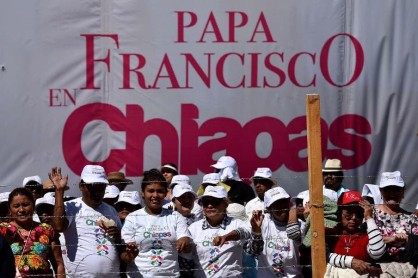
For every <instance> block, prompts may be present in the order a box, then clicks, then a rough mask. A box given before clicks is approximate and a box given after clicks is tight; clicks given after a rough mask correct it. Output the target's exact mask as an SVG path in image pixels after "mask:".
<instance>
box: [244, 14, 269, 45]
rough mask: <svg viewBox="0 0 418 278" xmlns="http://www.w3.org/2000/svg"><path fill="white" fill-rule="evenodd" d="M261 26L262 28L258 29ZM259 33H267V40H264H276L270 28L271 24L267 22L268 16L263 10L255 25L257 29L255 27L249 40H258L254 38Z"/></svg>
mask: <svg viewBox="0 0 418 278" xmlns="http://www.w3.org/2000/svg"><path fill="white" fill-rule="evenodd" d="M259 26H260V27H261V30H258V27H259ZM258 33H260V34H264V35H265V37H266V38H265V40H264V41H263V42H276V41H275V40H274V39H273V36H272V35H271V31H270V28H269V26H268V24H267V20H266V17H265V16H264V13H263V12H261V13H260V16H259V18H258V21H257V23H256V25H255V29H254V32H253V35H252V36H251V39H250V40H249V41H248V42H256V41H255V40H254V37H255V35H256V34H258Z"/></svg>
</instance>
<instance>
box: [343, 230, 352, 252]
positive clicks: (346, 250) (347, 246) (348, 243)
mask: <svg viewBox="0 0 418 278" xmlns="http://www.w3.org/2000/svg"><path fill="white" fill-rule="evenodd" d="M344 243H345V247H344V249H345V252H346V253H347V254H348V252H350V249H351V235H350V236H349V238H348V242H347V236H345V237H344Z"/></svg>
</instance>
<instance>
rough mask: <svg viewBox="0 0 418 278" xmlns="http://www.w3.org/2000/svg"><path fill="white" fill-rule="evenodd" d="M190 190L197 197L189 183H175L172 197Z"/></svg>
mask: <svg viewBox="0 0 418 278" xmlns="http://www.w3.org/2000/svg"><path fill="white" fill-rule="evenodd" d="M187 192H190V193H192V194H193V195H194V196H195V197H197V195H196V193H195V192H194V191H193V188H192V186H191V185H190V184H187V183H184V182H179V183H177V185H176V187H174V189H173V199H174V198H178V197H180V196H181V195H183V194H184V193H187Z"/></svg>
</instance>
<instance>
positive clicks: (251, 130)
mask: <svg viewBox="0 0 418 278" xmlns="http://www.w3.org/2000/svg"><path fill="white" fill-rule="evenodd" d="M92 121H102V122H104V123H105V124H107V126H108V127H109V128H110V129H111V130H112V131H117V132H125V133H126V144H125V146H126V147H125V149H111V150H108V151H107V150H103V151H104V152H106V153H109V155H108V157H106V158H105V159H103V160H102V161H89V160H88V159H87V158H86V157H85V155H84V154H83V150H82V141H84V140H89V138H90V136H91V133H92V132H96V131H97V130H98V129H97V128H91V129H88V130H85V129H86V126H87V125H88V124H89V123H91V122H92ZM198 122H199V109H198V108H197V106H195V105H194V104H183V105H182V107H181V121H180V123H181V129H180V135H178V133H177V130H176V129H175V127H174V126H173V125H172V124H170V123H169V122H168V121H166V120H163V119H158V118H156V119H149V120H147V121H145V119H144V111H143V109H142V108H141V107H140V106H139V105H127V106H126V116H125V115H124V114H123V113H122V112H121V111H120V110H119V109H118V108H116V107H114V106H112V105H109V104H100V103H94V104H88V105H84V106H81V107H79V108H78V109H76V110H75V111H74V112H73V113H72V114H71V115H70V116H69V118H68V119H67V122H66V124H65V126H64V130H63V140H62V144H63V154H64V158H65V161H66V162H67V164H68V165H69V167H70V169H71V170H72V171H73V172H74V173H77V174H80V172H81V170H82V167H83V166H84V165H86V164H92V163H95V164H96V163H98V164H101V165H103V166H104V167H105V168H106V169H107V170H108V171H118V170H120V169H121V168H122V167H124V166H125V167H126V174H127V175H128V176H140V175H142V172H143V170H144V169H143V168H144V163H143V161H144V156H145V150H144V149H145V141H146V140H147V139H149V140H151V139H152V140H154V137H157V138H158V140H159V141H157V143H160V144H161V162H162V161H173V162H178V161H180V165H181V172H182V173H183V174H186V175H192V174H197V173H198V171H201V172H203V173H208V172H211V171H212V169H211V168H210V165H211V164H213V163H215V157H214V156H215V155H216V156H217V157H218V156H219V154H220V153H221V154H226V155H231V156H233V157H235V158H236V160H237V162H238V165H239V167H240V168H239V172H240V175H241V176H242V177H249V176H251V175H252V173H253V171H254V169H256V168H257V167H260V165H263V166H266V167H270V168H271V169H272V170H273V171H276V170H278V169H279V168H280V167H281V166H282V165H284V166H286V167H287V168H288V169H289V170H291V171H294V172H304V171H307V166H308V164H307V152H306V147H307V142H306V118H305V116H300V117H296V118H294V119H293V120H291V121H290V122H289V124H288V125H287V126H286V125H285V124H284V123H283V122H282V121H280V119H277V118H274V117H259V118H255V119H252V120H250V121H249V122H248V123H246V124H245V125H243V126H241V124H240V123H239V122H238V121H236V120H235V119H230V118H225V117H218V118H212V119H208V120H206V121H204V122H203V123H202V124H201V125H200V126H199V125H198ZM95 124H96V125H101V124H103V123H101V122H98V123H95ZM99 130H103V129H102V128H100V129H99ZM321 133H322V134H321V135H322V149H323V152H322V154H323V158H325V157H333V158H339V159H341V161H342V163H344V167H345V168H346V169H354V168H356V167H359V166H361V165H363V164H364V163H366V162H367V160H368V159H369V158H370V155H371V144H370V142H369V141H368V140H367V138H366V137H365V136H366V135H369V134H371V126H370V123H369V122H368V121H367V119H365V118H364V117H362V116H359V115H342V116H340V117H338V118H336V119H335V120H334V121H333V122H332V123H331V124H330V125H329V128H328V125H327V123H326V122H325V121H324V120H323V119H321ZM266 135H267V136H268V138H269V139H271V146H268V145H270V144H268V145H265V146H263V145H261V146H260V142H261V141H259V140H260V138H261V137H260V136H263V138H265V137H264V136H266ZM295 135H296V136H295ZM154 142H155V141H154ZM179 143H181V149H180V152H179ZM328 144H329V145H330V146H331V145H332V146H333V147H332V149H331V148H329V146H328ZM260 148H261V151H260ZM260 153H261V154H262V155H260Z"/></svg>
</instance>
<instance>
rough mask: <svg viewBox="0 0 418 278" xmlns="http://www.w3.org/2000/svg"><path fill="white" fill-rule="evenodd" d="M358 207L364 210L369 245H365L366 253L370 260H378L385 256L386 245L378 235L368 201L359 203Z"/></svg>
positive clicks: (379, 234)
mask: <svg viewBox="0 0 418 278" xmlns="http://www.w3.org/2000/svg"><path fill="white" fill-rule="evenodd" d="M359 205H360V206H361V207H362V208H363V209H364V219H365V220H366V223H367V235H368V237H369V243H368V244H367V253H368V254H369V256H370V258H372V259H375V260H377V259H380V257H382V256H383V254H385V249H386V244H385V242H384V240H383V237H382V235H381V233H380V230H379V228H378V227H377V225H376V222H375V221H374V219H373V209H372V206H371V205H370V203H369V202H368V201H360V202H359Z"/></svg>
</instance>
